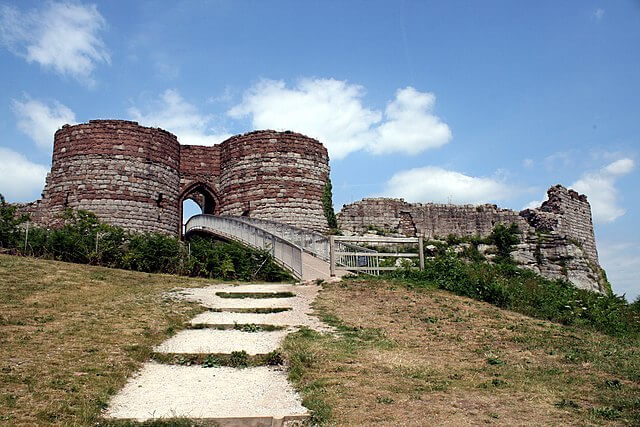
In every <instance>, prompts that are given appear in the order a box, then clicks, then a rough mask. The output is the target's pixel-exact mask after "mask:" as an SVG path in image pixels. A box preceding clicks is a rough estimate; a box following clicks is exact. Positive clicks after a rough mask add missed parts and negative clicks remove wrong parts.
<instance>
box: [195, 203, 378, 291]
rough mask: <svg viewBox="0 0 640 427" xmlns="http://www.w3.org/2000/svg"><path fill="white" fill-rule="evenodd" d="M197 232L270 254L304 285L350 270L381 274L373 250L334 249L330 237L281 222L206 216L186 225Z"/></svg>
mask: <svg viewBox="0 0 640 427" xmlns="http://www.w3.org/2000/svg"><path fill="white" fill-rule="evenodd" d="M196 231H201V232H205V233H209V234H212V235H215V236H218V237H221V238H224V239H227V240H234V241H237V242H239V243H242V244H244V245H247V246H250V247H253V248H256V249H264V250H268V251H269V252H270V253H271V255H272V256H273V259H274V260H275V261H276V262H277V263H278V264H279V265H280V266H282V267H284V268H285V269H287V270H289V271H290V272H291V273H292V274H293V276H294V277H295V278H296V279H298V280H301V281H309V280H316V279H323V280H329V279H330V278H331V276H332V275H334V276H338V277H339V276H341V275H343V274H345V273H346V272H347V271H348V270H352V271H365V272H368V273H371V274H378V272H379V269H380V268H379V264H378V257H377V256H374V255H375V254H376V252H375V251H373V250H371V249H367V248H364V247H360V246H356V245H353V244H350V243H347V242H341V241H338V242H336V241H334V242H333V245H331V244H330V238H328V237H327V236H324V235H322V234H320V233H316V232H312V231H307V230H303V229H300V228H296V227H291V226H289V225H286V224H282V223H279V222H274V221H267V220H261V219H256V218H247V217H235V216H216V215H207V214H202V215H196V216H194V217H191V218H190V219H189V221H187V223H186V225H185V235H188V234H190V233H193V232H196ZM332 255H333V260H334V268H333V271H331V259H332ZM336 266H338V268H336ZM332 273H333V274H332Z"/></svg>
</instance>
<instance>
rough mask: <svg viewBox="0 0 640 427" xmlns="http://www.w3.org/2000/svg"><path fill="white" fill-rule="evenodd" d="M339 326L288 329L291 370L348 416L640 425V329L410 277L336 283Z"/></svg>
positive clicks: (319, 398)
mask: <svg viewBox="0 0 640 427" xmlns="http://www.w3.org/2000/svg"><path fill="white" fill-rule="evenodd" d="M316 310H317V312H318V313H319V314H320V315H321V317H323V318H324V319H325V321H327V322H328V323H330V324H332V325H334V326H335V327H336V328H337V330H338V331H339V333H338V334H337V335H335V336H330V335H321V334H317V333H315V332H312V331H300V332H297V333H295V334H293V335H290V336H289V337H288V338H287V341H286V344H285V350H286V353H287V354H288V355H289V358H290V360H291V379H292V380H294V382H295V383H296V384H297V385H298V387H299V388H300V389H301V390H302V391H303V393H304V395H305V404H307V405H308V406H309V407H312V408H314V409H316V410H317V417H318V418H319V419H320V420H321V421H326V422H329V423H334V422H335V423H336V424H339V425H381V424H382V425H469V424H474V425H475V424H485V423H488V424H498V425H589V424H612V425H640V339H638V338H637V337H636V338H635V339H632V338H630V337H625V338H615V337H611V336H608V335H603V334H601V333H599V332H596V331H593V330H589V329H585V328H577V327H567V326H562V325H559V324H556V323H551V322H548V321H542V320H538V319H533V318H530V317H527V316H524V315H521V314H518V313H514V312H510V311H507V310H502V309H500V308H497V307H495V306H493V305H490V304H487V303H483V302H478V301H476V300H472V299H469V298H465V297H461V296H457V295H454V294H452V293H450V292H447V291H442V290H438V289H435V288H419V289H413V290H410V289H408V288H407V286H406V284H404V283H402V282H399V281H395V282H394V281H381V280H371V281H367V280H348V281H345V282H342V283H336V284H326V285H324V291H323V292H322V293H321V294H320V296H319V298H318V300H317V301H316Z"/></svg>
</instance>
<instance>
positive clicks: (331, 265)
mask: <svg viewBox="0 0 640 427" xmlns="http://www.w3.org/2000/svg"><path fill="white" fill-rule="evenodd" d="M335 244H336V241H335V236H329V275H330V276H331V277H335V275H336V255H335Z"/></svg>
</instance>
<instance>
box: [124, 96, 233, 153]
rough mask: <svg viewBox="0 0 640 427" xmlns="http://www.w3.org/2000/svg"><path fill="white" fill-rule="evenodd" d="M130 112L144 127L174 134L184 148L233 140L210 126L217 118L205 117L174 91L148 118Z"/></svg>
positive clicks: (156, 104) (154, 108)
mask: <svg viewBox="0 0 640 427" xmlns="http://www.w3.org/2000/svg"><path fill="white" fill-rule="evenodd" d="M128 112H129V115H131V116H132V117H133V119H134V120H136V121H138V122H139V123H140V124H141V125H144V126H152V127H160V128H162V129H166V130H168V131H171V132H173V133H174V134H175V135H176V136H177V137H178V141H180V143H181V144H188V145H214V144H218V143H220V142H222V141H224V140H225V139H227V138H229V137H230V136H231V134H228V133H226V132H220V133H218V132H216V130H215V129H211V128H210V127H209V123H210V122H211V121H212V120H213V116H210V115H203V114H201V113H200V112H199V111H198V109H197V108H196V107H195V106H194V105H192V104H189V103H188V102H187V101H186V100H185V99H184V98H183V97H182V96H181V95H180V93H178V91H177V90H174V89H167V90H166V91H165V92H164V93H163V94H162V96H161V97H160V100H159V101H157V102H155V103H154V105H153V106H152V109H151V110H150V111H148V112H147V113H146V114H143V113H142V112H141V111H140V110H139V109H138V108H135V107H131V108H129V110H128Z"/></svg>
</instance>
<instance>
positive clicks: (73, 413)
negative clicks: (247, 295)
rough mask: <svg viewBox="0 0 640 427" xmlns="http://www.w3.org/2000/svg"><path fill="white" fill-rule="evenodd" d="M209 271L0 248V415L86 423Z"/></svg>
mask: <svg viewBox="0 0 640 427" xmlns="http://www.w3.org/2000/svg"><path fill="white" fill-rule="evenodd" d="M210 283H211V281H210V280H207V281H205V280H201V279H189V278H183V277H177V276H169V275H159V274H147V273H137V272H131V271H124V270H113V269H107V268H102V267H91V266H85V265H78V264H68V263H62V262H55V261H44V260H38V259H31V258H21V257H13V256H7V255H0V423H3V422H6V423H8V424H9V425H51V424H64V425H90V424H95V422H96V421H97V420H98V417H99V414H100V411H101V410H102V409H103V408H104V407H105V405H106V403H107V401H108V399H109V397H110V396H111V395H113V394H114V393H115V392H116V391H118V390H119V389H120V388H121V387H122V386H123V385H124V383H125V381H126V379H127V377H128V376H130V375H131V374H132V373H133V372H135V371H136V370H137V369H138V368H139V367H140V366H141V365H142V362H144V361H145V360H147V359H148V358H149V357H150V355H151V352H152V348H153V346H155V345H157V344H159V343H160V342H162V341H163V340H165V339H166V338H167V337H169V336H170V335H172V334H173V333H174V332H175V331H177V330H179V329H182V328H184V327H185V322H186V321H187V320H188V319H190V318H192V317H193V316H194V315H196V314H197V313H199V312H201V311H203V310H204V309H203V308H202V307H200V306H198V305H196V304H192V303H187V302H185V301H182V300H173V299H171V298H168V297H167V296H166V294H165V293H166V292H167V291H169V290H171V289H173V288H176V287H196V286H204V285H206V284H210Z"/></svg>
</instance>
